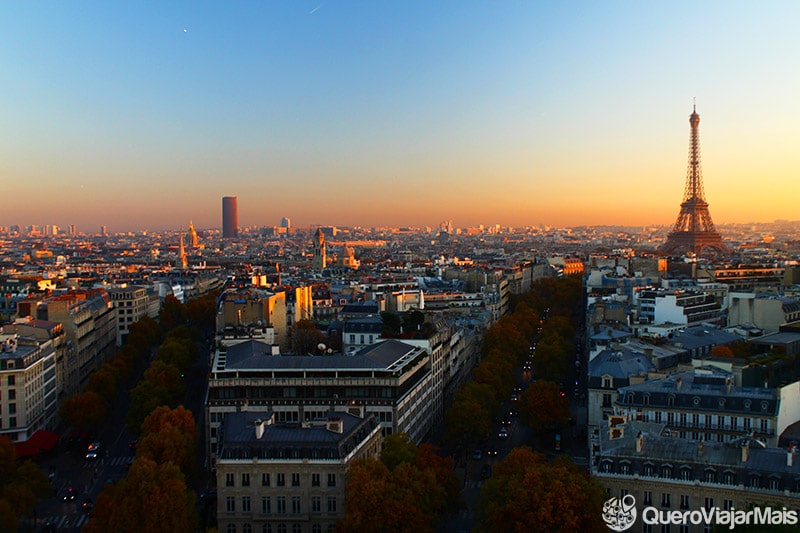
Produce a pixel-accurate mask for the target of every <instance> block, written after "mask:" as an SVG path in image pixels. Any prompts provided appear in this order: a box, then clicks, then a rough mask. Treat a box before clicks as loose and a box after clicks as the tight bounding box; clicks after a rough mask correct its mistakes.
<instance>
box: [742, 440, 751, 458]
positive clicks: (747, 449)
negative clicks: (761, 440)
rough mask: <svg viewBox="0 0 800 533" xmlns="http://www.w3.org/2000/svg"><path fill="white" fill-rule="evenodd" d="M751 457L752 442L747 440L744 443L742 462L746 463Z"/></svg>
mask: <svg viewBox="0 0 800 533" xmlns="http://www.w3.org/2000/svg"><path fill="white" fill-rule="evenodd" d="M749 457H750V442H748V441H745V442H744V443H743V444H742V462H743V463H746V462H747V459H748V458H749Z"/></svg>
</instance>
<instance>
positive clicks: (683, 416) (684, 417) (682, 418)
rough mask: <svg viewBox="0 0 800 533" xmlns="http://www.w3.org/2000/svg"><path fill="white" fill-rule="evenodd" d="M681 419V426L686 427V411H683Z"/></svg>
mask: <svg viewBox="0 0 800 533" xmlns="http://www.w3.org/2000/svg"><path fill="white" fill-rule="evenodd" d="M679 420H680V424H681V427H686V413H681V415H680V417H679Z"/></svg>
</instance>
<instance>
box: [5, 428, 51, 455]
mask: <svg viewBox="0 0 800 533" xmlns="http://www.w3.org/2000/svg"><path fill="white" fill-rule="evenodd" d="M57 443H58V433H53V432H52V431H47V430H45V429H39V430H37V431H36V432H35V433H34V434H33V435H31V438H29V439H28V440H25V441H20V442H15V443H14V447H15V448H16V452H17V457H31V456H33V455H39V454H40V453H44V452H48V451H50V450H52V449H53V448H54V447H55V445H56V444H57Z"/></svg>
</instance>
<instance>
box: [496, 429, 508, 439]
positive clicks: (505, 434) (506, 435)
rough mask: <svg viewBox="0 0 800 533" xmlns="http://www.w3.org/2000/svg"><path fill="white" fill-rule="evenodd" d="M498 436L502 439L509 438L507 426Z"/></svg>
mask: <svg viewBox="0 0 800 533" xmlns="http://www.w3.org/2000/svg"><path fill="white" fill-rule="evenodd" d="M497 436H498V437H500V438H501V439H507V438H508V430H507V429H506V428H503V429H501V430H500V433H498V434H497Z"/></svg>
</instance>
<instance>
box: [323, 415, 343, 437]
mask: <svg viewBox="0 0 800 533" xmlns="http://www.w3.org/2000/svg"><path fill="white" fill-rule="evenodd" d="M325 429H327V430H328V431H331V432H333V433H339V434H341V433H343V432H344V424H343V423H342V419H341V418H339V417H338V416H332V417H330V418H328V422H327V424H325Z"/></svg>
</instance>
